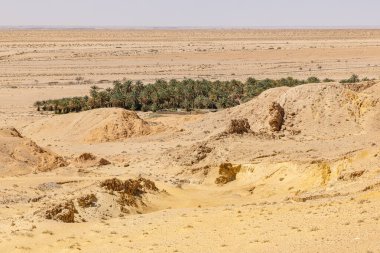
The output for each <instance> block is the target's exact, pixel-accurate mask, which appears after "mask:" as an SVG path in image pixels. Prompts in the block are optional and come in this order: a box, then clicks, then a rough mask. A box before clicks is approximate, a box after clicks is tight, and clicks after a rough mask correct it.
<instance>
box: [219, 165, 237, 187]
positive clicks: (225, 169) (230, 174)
mask: <svg viewBox="0 0 380 253" xmlns="http://www.w3.org/2000/svg"><path fill="white" fill-rule="evenodd" d="M240 169H241V165H237V166H233V165H232V164H231V163H222V164H221V165H220V166H219V175H220V177H218V178H217V179H216V180H215V183H216V184H218V185H223V184H227V183H229V182H231V181H234V180H235V179H236V174H237V173H239V172H240Z"/></svg>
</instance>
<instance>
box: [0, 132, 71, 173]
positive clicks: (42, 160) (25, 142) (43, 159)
mask: <svg viewBox="0 0 380 253" xmlns="http://www.w3.org/2000/svg"><path fill="white" fill-rule="evenodd" d="M0 147H1V148H0V175H1V176H10V175H21V174H27V173H31V172H41V171H50V170H53V169H55V168H58V167H63V166H66V165H67V163H66V162H65V160H64V159H63V158H62V157H60V156H58V155H56V154H54V153H53V152H50V151H48V150H45V149H43V148H41V147H39V146H38V145H37V144H36V143H35V142H33V141H31V140H30V139H27V138H24V137H23V136H22V135H21V134H20V133H19V132H18V131H17V130H16V129H15V128H0Z"/></svg>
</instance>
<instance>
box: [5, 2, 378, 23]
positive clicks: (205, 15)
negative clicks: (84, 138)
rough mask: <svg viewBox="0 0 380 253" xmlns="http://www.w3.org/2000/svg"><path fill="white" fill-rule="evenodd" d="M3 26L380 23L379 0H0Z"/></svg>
mask: <svg viewBox="0 0 380 253" xmlns="http://www.w3.org/2000/svg"><path fill="white" fill-rule="evenodd" d="M0 26H149V27H152V26H153V27H159V26H170V27H175V26H206V27H207V26H212V27H238V26H243V27H247V26H250V27H254V26H261V27H262V26H378V27H380V0H0Z"/></svg>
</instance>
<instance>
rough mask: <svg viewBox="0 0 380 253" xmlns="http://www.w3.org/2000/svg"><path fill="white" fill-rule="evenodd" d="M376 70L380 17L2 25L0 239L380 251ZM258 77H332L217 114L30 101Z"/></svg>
mask: <svg viewBox="0 0 380 253" xmlns="http://www.w3.org/2000/svg"><path fill="white" fill-rule="evenodd" d="M353 73H356V74H358V75H359V76H360V77H368V78H370V79H374V80H371V81H362V82H359V83H355V84H341V83H339V82H338V81H339V80H340V79H343V78H348V77H349V76H350V75H351V74H353ZM379 73H380V30H187V31H184V30H167V31H159V30H153V31H150V30H130V31H120V30H45V31H38V30H15V31H9V30H0V235H1V236H0V252H210V253H211V252H365V253H369V252H372V253H377V252H380V242H379V238H380V211H379V210H380V146H379V143H380V81H379V79H380V74H379ZM251 76H252V77H255V78H258V79H264V78H267V77H268V78H281V77H287V76H292V77H295V78H307V77H309V76H316V77H319V78H321V79H323V78H330V79H334V80H336V81H335V82H329V83H310V84H304V85H300V86H296V87H278V88H273V89H269V90H266V91H265V92H263V93H262V94H261V95H259V96H257V97H255V98H253V99H252V100H250V101H248V102H246V103H243V104H241V105H238V106H235V107H232V108H229V109H224V110H219V111H217V112H207V113H163V112H159V111H158V112H132V111H127V110H124V109H120V108H102V109H94V110H88V111H83V112H78V113H69V114H63V115H57V114H54V113H51V112H40V111H37V110H36V108H35V107H33V103H34V102H36V101H37V100H44V99H55V98H63V97H72V96H83V95H88V92H89V88H90V87H91V86H92V85H94V84H96V85H97V86H99V87H100V88H107V87H110V86H111V84H112V81H113V80H117V79H122V78H128V79H132V80H142V81H145V82H148V81H153V80H155V79H158V78H163V79H165V80H170V79H172V78H176V79H182V78H184V77H189V78H194V79H199V78H206V79H210V80H217V79H220V80H230V79H238V80H245V79H247V78H248V77H251ZM78 77H80V78H78Z"/></svg>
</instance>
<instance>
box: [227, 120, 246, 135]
mask: <svg viewBox="0 0 380 253" xmlns="http://www.w3.org/2000/svg"><path fill="white" fill-rule="evenodd" d="M249 132H251V126H250V125H249V122H248V119H246V118H244V119H232V120H231V122H230V125H229V126H228V128H227V130H226V133H227V134H244V133H249Z"/></svg>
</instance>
